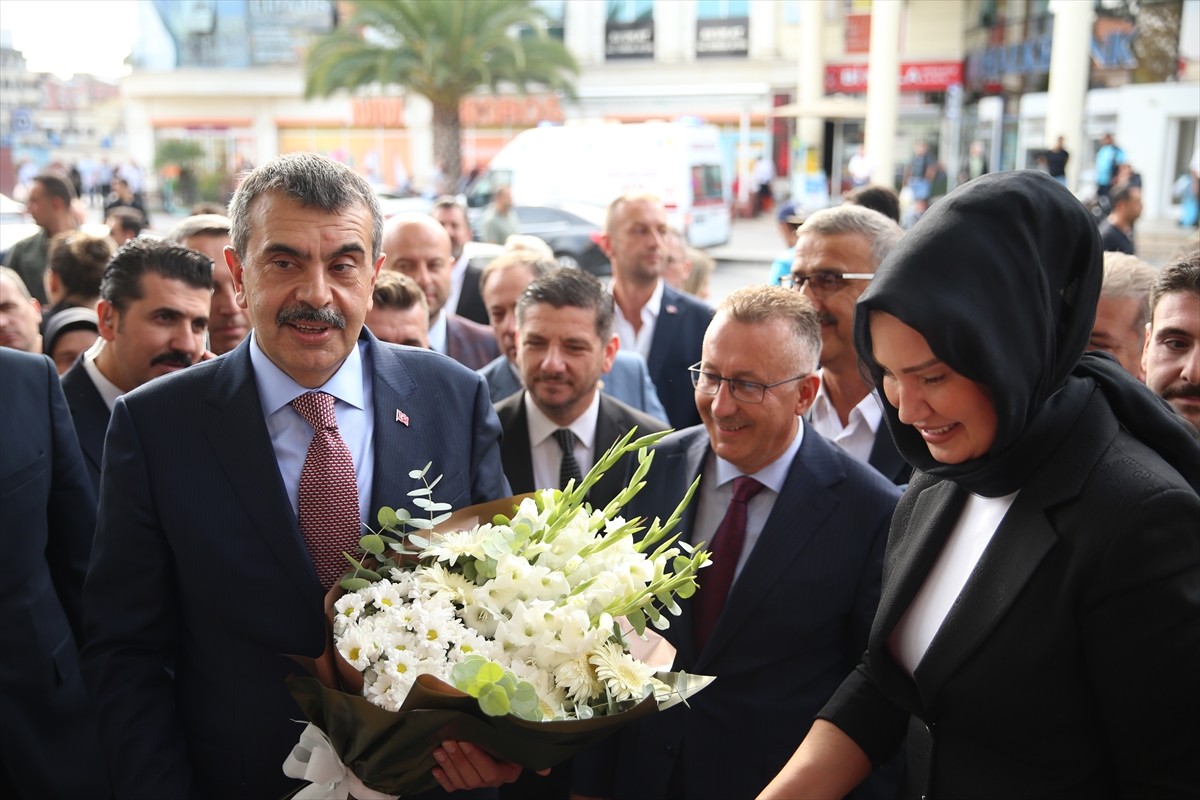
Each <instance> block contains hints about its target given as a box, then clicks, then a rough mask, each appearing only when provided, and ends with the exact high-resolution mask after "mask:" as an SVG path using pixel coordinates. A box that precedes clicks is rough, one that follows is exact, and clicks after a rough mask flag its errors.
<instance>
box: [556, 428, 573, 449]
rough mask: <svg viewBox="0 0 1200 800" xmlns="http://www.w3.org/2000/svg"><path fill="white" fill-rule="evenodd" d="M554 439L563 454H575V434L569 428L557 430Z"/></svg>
mask: <svg viewBox="0 0 1200 800" xmlns="http://www.w3.org/2000/svg"><path fill="white" fill-rule="evenodd" d="M554 438H555V439H557V440H558V446H559V447H561V448H562V451H563V452H564V453H574V452H575V433H574V432H573V431H572V430H571V429H570V428H559V429H558V430H556V431H555V432H554Z"/></svg>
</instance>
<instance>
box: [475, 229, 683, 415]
mask: <svg viewBox="0 0 1200 800" xmlns="http://www.w3.org/2000/svg"><path fill="white" fill-rule="evenodd" d="M556 269H559V266H558V265H557V264H556V263H554V262H553V261H549V260H547V259H545V258H543V257H541V256H539V255H537V254H536V253H530V252H524V251H514V252H507V253H503V254H501V255H500V256H498V257H496V258H495V259H493V260H492V261H490V262H488V265H487V266H486V267H485V268H484V270H483V275H482V277H481V278H480V284H481V291H482V293H483V297H484V301H485V304H486V305H487V310H488V315H489V318H490V321H491V324H492V333H493V334H494V335H495V338H496V344H497V345H499V347H500V355H499V356H497V357H496V358H495V359H494V360H493V361H492V362H491V363H490V364H488V365H487V366H485V367H483V368H482V369H480V370H478V372H479V374H480V375H482V376H483V377H484V378H485V379H487V382H488V393H489V394H490V395H491V398H492V402H493V403H499V402H500V401H501V400H503V399H504V398H506V397H511V396H512V395H514V394H516V393H517V392H519V391H521V389H522V387H523V386H524V384H523V383H522V380H521V373H520V368H519V367H518V366H517V300H518V299H519V298H520V297H521V295H522V294H523V293H524V292H525V289H526V287H528V286H529V284H531V283H533V282H534V281H535V280H538V279H540V278H542V277H545V276H546V275H548V274H550V273H551V272H553V271H554V270H556ZM600 388H601V390H602V391H603V392H604V393H605V394H608V395H611V396H612V397H615V398H617V399H618V400H620V401H621V402H623V403H626V404H627V405H629V406H632V407H633V408H636V409H637V410H638V411H641V412H644V413H646V414H649V415H650V416H652V417H654V418H655V419H658V420H662V421H663V422H666V420H667V412H666V411H665V410H663V407H662V403H660V402H659V400H658V392H657V391H655V389H654V382H653V381H651V380H650V373H649V371H648V370H647V369H646V362H645V360H643V359H642V357H641V356H640V355H638V354H637V353H635V352H633V351H631V350H618V351H617V354H616V356H615V357H614V358H613V359H612V364H611V366H608V367H606V368H605V369H604V372H603V373H602V376H601V381H600Z"/></svg>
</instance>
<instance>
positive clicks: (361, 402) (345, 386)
mask: <svg viewBox="0 0 1200 800" xmlns="http://www.w3.org/2000/svg"><path fill="white" fill-rule="evenodd" d="M364 345H366V342H365V341H363V340H359V341H358V342H356V343H355V346H354V347H352V348H350V355H348V356H346V359H345V360H344V361H343V362H342V363H341V366H339V367H338V369H337V372H335V373H333V375H331V376H330V377H329V380H327V381H325V383H323V384H322V385H321V386H318V387H316V388H315V389H309V388H307V387H304V386H301V385H300V384H298V383H296V381H295V379H293V378H292V376H291V375H288V374H287V373H286V372H284V371H283V370H281V369H280V368H279V367H278V366H276V365H275V363H274V362H273V361H271V359H270V357H269V356H267V354H266V353H264V352H263V350H262V348H261V347H260V346H259V344H258V336H257V333H256V332H255V331H251V332H250V363H251V364H252V365H253V367H254V383H255V384H256V385H257V386H258V396H259V398H260V400H261V402H262V408H263V414H264V415H266V416H268V417H269V416H271V415H272V414H274V413H275V412H276V411H278V410H279V409H281V408H283V407H284V406H286V405H288V404H290V403H291V402H292V401H293V400H295V399H296V398H297V397H299V396H300V395H302V394H305V393H307V392H316V391H321V392H325V393H327V394H331V395H333V396H334V397H335V398H337V399H338V400H341V401H342V402H344V403H349V404H350V405H352V406H354V407H355V408H359V409H365V408H366V404H365V399H364V397H363V363H362V353H361V351H360V348H361V347H363V346H364Z"/></svg>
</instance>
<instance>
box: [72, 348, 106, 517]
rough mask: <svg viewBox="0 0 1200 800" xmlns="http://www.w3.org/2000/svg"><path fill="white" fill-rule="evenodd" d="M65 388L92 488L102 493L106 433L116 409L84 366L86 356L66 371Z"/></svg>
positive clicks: (76, 360) (77, 360)
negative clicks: (101, 393)
mask: <svg viewBox="0 0 1200 800" xmlns="http://www.w3.org/2000/svg"><path fill="white" fill-rule="evenodd" d="M62 388H63V394H65V395H66V397H67V406H68V407H69V408H70V409H71V419H72V420H73V421H74V423H75V433H76V434H77V435H78V436H79V446H80V447H81V448H82V449H83V461H84V464H85V465H86V466H87V471H88V477H89V478H91V480H92V488H93V489H94V490H95V491H96V492H97V493H99V491H100V465H101V464H102V463H103V461H104V434H105V433H106V432H107V431H108V420H109V418H110V417H111V416H112V412H111V411H109V410H108V405H106V404H105V402H104V398H103V397H101V396H100V390H99V389H97V388H96V384H94V383H92V377H91V376H90V375H88V373H87V370H86V369H84V368H83V356H82V355H80V356H79V358H77V359H75V363H74V364H72V365H71V368H70V369H69V370H67V371H66V372H65V373H63V376H62Z"/></svg>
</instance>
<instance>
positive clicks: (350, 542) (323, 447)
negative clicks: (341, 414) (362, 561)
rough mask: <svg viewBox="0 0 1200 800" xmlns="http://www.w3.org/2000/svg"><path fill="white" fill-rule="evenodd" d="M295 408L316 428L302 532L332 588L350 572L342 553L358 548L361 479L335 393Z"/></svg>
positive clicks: (298, 402) (303, 398)
mask: <svg viewBox="0 0 1200 800" xmlns="http://www.w3.org/2000/svg"><path fill="white" fill-rule="evenodd" d="M292 408H294V409H296V413H298V414H299V415H300V416H302V417H304V419H305V420H306V421H307V422H308V424H309V425H312V427H313V437H312V441H311V442H310V443H309V445H308V454H307V455H306V456H305V458H304V468H303V469H301V470H300V532H301V533H302V534H304V543H305V544H306V545H307V546H308V555H309V558H311V559H312V562H313V566H314V567H316V570H317V578H318V579H320V581H321V587H322V588H323V589H328V588H329V587H330V586H332V585H333V584H334V582H335V581H337V579H338V578H339V577H341V575H342V573H344V572H345V571H346V568H347V563H346V559H345V558H343V557H342V553H343V552H346V553H354V552H355V551H356V550H357V549H358V539H359V536H360V535H361V519H360V517H359V511H358V478H357V477H356V476H355V473H354V459H353V458H351V457H350V450H349V448H347V447H346V443H345V442H344V441H342V435H341V434H340V433H339V432H338V426H337V417H336V416H334V413H333V395H331V394H326V393H325V392H309V393H308V394H302V395H300V396H299V397H297V398H296V399H295V400H293V401H292Z"/></svg>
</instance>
